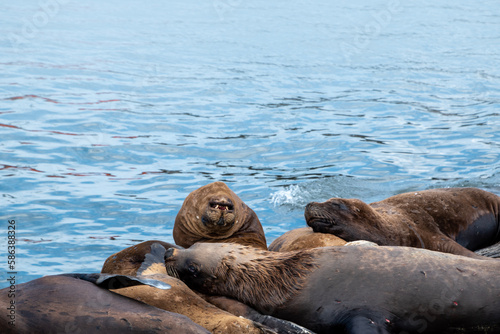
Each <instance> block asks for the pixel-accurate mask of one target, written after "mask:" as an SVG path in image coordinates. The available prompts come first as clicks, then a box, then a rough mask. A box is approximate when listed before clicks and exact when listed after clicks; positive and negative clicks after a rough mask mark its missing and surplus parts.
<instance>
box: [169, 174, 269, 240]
mask: <svg viewBox="0 0 500 334" xmlns="http://www.w3.org/2000/svg"><path fill="white" fill-rule="evenodd" d="M173 237H174V240H175V243H176V244H178V245H180V246H182V247H186V248H187V247H190V246H191V245H193V244H195V243H196V242H230V243H237V244H240V245H246V246H253V247H256V248H261V249H265V250H267V243H266V237H265V235H264V230H263V229H262V225H261V223H260V221H259V218H258V217H257V215H256V214H255V212H254V211H253V210H252V209H251V208H249V207H248V206H247V205H246V204H245V203H244V202H243V201H242V200H241V199H240V198H239V197H238V196H237V195H236V194H235V193H234V192H233V191H232V190H231V189H229V187H228V186H227V185H226V184H225V183H223V182H213V183H210V184H208V185H206V186H203V187H201V188H198V189H196V190H195V191H193V192H191V193H190V194H189V195H188V196H187V197H186V199H185V200H184V203H183V204H182V207H181V209H180V210H179V213H178V214H177V216H176V218H175V224H174V230H173Z"/></svg>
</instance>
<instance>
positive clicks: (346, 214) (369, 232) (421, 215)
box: [304, 188, 500, 258]
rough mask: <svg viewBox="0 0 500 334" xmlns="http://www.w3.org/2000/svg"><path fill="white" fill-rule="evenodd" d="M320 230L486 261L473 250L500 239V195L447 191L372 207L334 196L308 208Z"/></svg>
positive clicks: (420, 193) (423, 193) (428, 192)
mask: <svg viewBox="0 0 500 334" xmlns="http://www.w3.org/2000/svg"><path fill="white" fill-rule="evenodd" d="M304 215H305V219H306V221H307V224H308V225H309V226H311V227H312V228H313V230H314V231H315V232H322V233H331V234H334V235H336V236H338V237H340V238H342V239H344V240H346V241H354V240H369V241H373V242H375V243H377V244H379V245H391V246H410V247H418V248H427V249H430V250H435V251H440V252H446V253H452V254H458V255H464V256H468V257H474V258H484V257H482V256H480V255H477V254H475V253H474V252H473V251H475V250H478V249H480V248H484V247H487V246H490V245H492V244H494V243H496V242H498V241H500V197H498V196H497V195H495V194H492V193H490V192H487V191H484V190H481V189H476V188H446V189H432V190H424V191H417V192H411V193H404V194H399V195H396V196H392V197H389V198H387V199H385V200H383V201H380V202H375V203H371V204H369V205H368V204H366V203H364V202H362V201H360V200H358V199H342V198H331V199H329V200H327V201H326V202H323V203H317V202H312V203H309V204H308V205H307V206H306V210H305V213H304Z"/></svg>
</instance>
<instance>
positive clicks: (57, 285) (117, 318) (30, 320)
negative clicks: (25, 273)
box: [0, 275, 209, 334]
mask: <svg viewBox="0 0 500 334" xmlns="http://www.w3.org/2000/svg"><path fill="white" fill-rule="evenodd" d="M9 289H10V288H5V289H2V290H0V296H2V298H0V308H1V309H2V310H3V312H2V314H1V315H0V328H1V329H2V333H67V332H82V333H97V332H106V333H116V334H123V333H172V334H177V333H185V334H190V333H209V332H208V331H207V330H206V329H204V328H203V327H201V326H199V325H197V324H195V323H194V322H193V321H191V320H190V319H189V318H187V317H185V316H183V315H180V314H175V313H171V312H167V311H164V310H160V309H158V308H156V307H153V306H150V305H145V304H143V303H140V302H138V301H136V300H132V299H130V298H127V297H124V296H120V295H117V294H115V293H113V292H110V291H108V290H105V289H102V288H100V287H98V286H97V285H96V284H94V283H91V282H87V281H85V280H82V279H78V278H76V277H71V276H64V275H56V276H45V277H42V278H38V279H35V280H32V281H30V282H27V283H22V284H18V285H16V289H15V292H10V294H12V298H11V299H8V298H7V296H8V294H9V291H10V290H9ZM12 302H14V303H12ZM9 308H11V309H10V311H9ZM11 311H12V312H11ZM10 315H13V318H11V317H10ZM11 321H14V323H13V324H14V326H13V325H12V324H9V322H11Z"/></svg>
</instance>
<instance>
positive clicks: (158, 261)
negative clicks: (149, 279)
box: [137, 242, 167, 276]
mask: <svg viewBox="0 0 500 334" xmlns="http://www.w3.org/2000/svg"><path fill="white" fill-rule="evenodd" d="M166 252H167V250H166V249H165V247H163V246H162V245H161V244H159V243H157V242H155V243H154V244H152V245H151V251H150V252H149V253H147V254H146V257H145V258H144V261H143V262H142V265H141V266H140V268H139V270H137V276H141V275H153V274H164V275H166V274H167V270H166V268H165V253H166Z"/></svg>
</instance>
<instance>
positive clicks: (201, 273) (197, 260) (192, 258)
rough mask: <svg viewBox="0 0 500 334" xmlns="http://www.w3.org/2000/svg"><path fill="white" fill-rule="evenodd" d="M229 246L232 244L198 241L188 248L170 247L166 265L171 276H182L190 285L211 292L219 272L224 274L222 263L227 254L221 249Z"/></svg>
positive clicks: (166, 256)
mask: <svg viewBox="0 0 500 334" xmlns="http://www.w3.org/2000/svg"><path fill="white" fill-rule="evenodd" d="M214 245H220V246H219V247H214ZM228 246H230V244H204V243H197V244H194V245H193V246H191V247H190V248H188V249H175V248H169V249H168V250H167V252H166V254H165V267H166V269H167V272H168V274H169V275H170V276H174V277H177V278H180V279H181V280H182V281H183V282H185V283H186V284H187V285H188V286H190V287H194V288H197V289H200V290H201V291H203V292H210V291H211V289H210V287H211V286H212V285H213V284H214V283H215V281H216V280H217V274H218V275H223V272H222V271H221V268H220V263H221V262H222V260H223V258H224V256H225V255H227V254H226V253H225V252H221V251H223V250H224V249H225V248H226V247H228ZM221 247H222V248H221ZM218 267H219V269H218V270H217V268H218ZM226 269H227V267H226Z"/></svg>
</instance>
